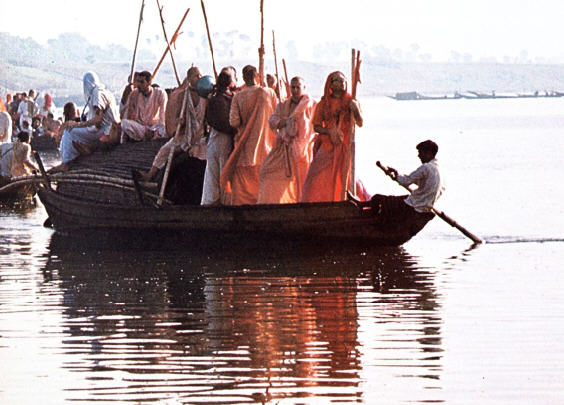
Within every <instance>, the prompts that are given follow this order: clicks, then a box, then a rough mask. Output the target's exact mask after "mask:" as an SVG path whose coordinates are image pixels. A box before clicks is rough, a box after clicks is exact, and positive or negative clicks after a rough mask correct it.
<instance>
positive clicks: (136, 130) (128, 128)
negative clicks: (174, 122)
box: [121, 70, 167, 141]
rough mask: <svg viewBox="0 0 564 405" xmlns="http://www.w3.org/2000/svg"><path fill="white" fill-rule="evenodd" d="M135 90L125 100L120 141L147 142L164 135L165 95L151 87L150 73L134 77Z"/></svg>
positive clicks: (141, 73) (140, 73) (159, 89)
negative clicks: (122, 136) (128, 139)
mask: <svg viewBox="0 0 564 405" xmlns="http://www.w3.org/2000/svg"><path fill="white" fill-rule="evenodd" d="M134 81H135V89H134V90H133V91H132V92H131V94H130V95H129V97H128V98H127V104H126V106H125V115H124V118H123V119H122V120H121V130H122V131H123V135H124V136H125V137H124V138H122V139H124V140H125V139H127V138H130V139H133V140H135V141H147V140H150V139H158V138H164V137H165V135H166V127H165V111H166V104H167V95H166V93H165V92H164V90H162V89H161V88H158V87H153V86H152V79H151V73H150V72H148V71H146V70H145V71H143V72H139V73H138V74H137V75H135V77H134Z"/></svg>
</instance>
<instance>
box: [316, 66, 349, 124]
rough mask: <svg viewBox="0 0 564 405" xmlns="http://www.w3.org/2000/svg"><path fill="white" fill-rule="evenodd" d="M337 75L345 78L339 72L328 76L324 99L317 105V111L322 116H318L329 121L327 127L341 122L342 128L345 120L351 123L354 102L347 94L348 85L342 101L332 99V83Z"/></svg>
mask: <svg viewBox="0 0 564 405" xmlns="http://www.w3.org/2000/svg"><path fill="white" fill-rule="evenodd" d="M337 75H341V76H343V77H345V75H344V74H343V73H341V72H339V71H335V72H332V73H330V74H329V76H327V80H326V81H325V90H324V92H323V97H321V100H320V101H319V103H318V104H317V109H318V110H319V114H320V115H318V116H320V117H323V120H324V121H327V124H328V126H327V127H332V126H335V125H336V124H337V121H338V122H339V124H340V125H339V126H340V127H341V126H342V124H343V119H345V120H348V121H349V122H350V113H349V105H350V102H351V100H352V96H351V95H350V94H349V93H347V86H346V83H345V93H344V94H343V97H341V98H340V99H335V98H333V97H332V94H333V90H332V89H331V82H332V80H333V78H334V77H335V76H337ZM316 115H317V114H316ZM349 125H350V124H349ZM345 128H346V127H345Z"/></svg>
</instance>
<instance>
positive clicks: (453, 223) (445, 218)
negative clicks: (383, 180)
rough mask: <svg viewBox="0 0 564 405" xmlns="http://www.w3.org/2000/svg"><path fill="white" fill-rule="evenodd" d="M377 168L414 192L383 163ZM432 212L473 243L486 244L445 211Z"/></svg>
mask: <svg viewBox="0 0 564 405" xmlns="http://www.w3.org/2000/svg"><path fill="white" fill-rule="evenodd" d="M376 166H378V167H379V168H380V169H382V171H383V172H384V173H386V175H387V176H388V177H389V178H390V179H392V180H393V181H395V182H396V183H398V184H399V185H400V186H402V187H403V188H405V189H406V190H407V191H409V192H410V193H411V192H412V190H411V189H410V188H409V187H408V186H404V185H403V184H401V183H400V182H398V180H397V179H394V178H393V177H392V175H391V173H390V171H389V169H388V168H387V167H386V166H384V165H383V164H382V163H380V162H379V161H378V162H376ZM431 212H432V213H433V214H435V215H436V216H438V217H439V218H441V219H442V220H443V221H445V222H446V223H447V224H449V225H450V226H452V227H453V228H456V229H458V230H459V231H460V232H462V234H463V235H464V236H466V237H468V238H469V239H471V240H472V242H474V243H484V241H483V240H482V239H480V238H478V237H477V236H476V235H474V234H473V233H472V232H470V231H469V230H468V229H466V228H464V227H463V226H462V225H460V224H459V223H458V222H456V221H455V220H454V219H452V218H451V217H449V216H448V215H447V214H445V213H444V211H439V210H438V209H436V208H435V207H431Z"/></svg>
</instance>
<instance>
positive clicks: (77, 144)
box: [72, 141, 92, 156]
mask: <svg viewBox="0 0 564 405" xmlns="http://www.w3.org/2000/svg"><path fill="white" fill-rule="evenodd" d="M72 146H74V148H75V149H76V150H77V151H78V153H80V155H81V156H86V155H90V154H91V153H92V151H91V150H90V148H89V147H88V146H86V145H84V144H82V143H80V142H77V141H72Z"/></svg>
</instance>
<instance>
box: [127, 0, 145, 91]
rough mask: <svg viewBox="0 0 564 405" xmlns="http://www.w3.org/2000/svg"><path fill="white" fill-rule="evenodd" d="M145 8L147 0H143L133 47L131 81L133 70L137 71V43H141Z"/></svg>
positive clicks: (131, 80)
mask: <svg viewBox="0 0 564 405" xmlns="http://www.w3.org/2000/svg"><path fill="white" fill-rule="evenodd" d="M144 8H145V0H141V11H140V12H139V24H138V25H137V37H136V38H135V48H134V49H133V60H132V61H131V71H130V72H129V83H132V82H133V72H134V71H135V60H136V59H137V45H138V44H139V33H140V32H141V23H142V22H143V9H144Z"/></svg>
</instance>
